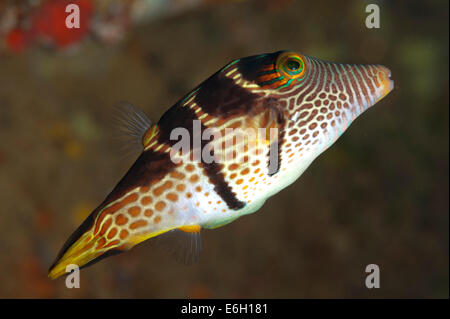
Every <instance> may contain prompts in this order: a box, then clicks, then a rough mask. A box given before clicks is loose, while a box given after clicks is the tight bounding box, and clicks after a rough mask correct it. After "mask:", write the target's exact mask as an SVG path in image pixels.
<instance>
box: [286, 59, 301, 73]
mask: <svg viewBox="0 0 450 319" xmlns="http://www.w3.org/2000/svg"><path fill="white" fill-rule="evenodd" d="M286 65H287V67H288V69H289V70H292V71H295V70H298V69H299V68H300V63H299V62H298V61H296V60H288V61H287V64H286Z"/></svg>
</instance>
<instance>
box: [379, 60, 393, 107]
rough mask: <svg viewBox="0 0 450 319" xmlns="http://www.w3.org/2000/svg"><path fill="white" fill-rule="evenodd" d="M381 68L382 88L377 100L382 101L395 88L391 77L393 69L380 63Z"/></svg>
mask: <svg viewBox="0 0 450 319" xmlns="http://www.w3.org/2000/svg"><path fill="white" fill-rule="evenodd" d="M379 68H380V69H381V71H382V72H381V76H380V82H381V90H380V93H379V95H378V98H377V100H376V102H378V101H380V100H381V99H382V98H384V97H385V96H386V95H388V94H389V93H390V92H391V91H392V90H393V89H394V81H393V80H392V79H391V76H392V72H391V70H390V69H388V68H387V67H385V66H382V65H380V66H379Z"/></svg>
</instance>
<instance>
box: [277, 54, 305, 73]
mask: <svg viewBox="0 0 450 319" xmlns="http://www.w3.org/2000/svg"><path fill="white" fill-rule="evenodd" d="M277 68H278V70H279V71H280V72H281V73H282V74H283V75H284V76H286V77H287V78H289V79H297V78H299V77H301V76H303V74H304V73H305V69H306V68H305V62H304V60H303V57H302V56H301V55H299V54H296V53H292V52H285V53H283V54H281V55H280V56H279V57H278V59H277Z"/></svg>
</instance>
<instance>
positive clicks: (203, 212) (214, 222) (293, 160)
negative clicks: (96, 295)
mask: <svg viewBox="0 0 450 319" xmlns="http://www.w3.org/2000/svg"><path fill="white" fill-rule="evenodd" d="M390 77H391V72H390V70H389V69H388V68H386V67H384V66H382V65H357V64H341V63H331V62H326V61H323V60H320V59H317V58H313V57H310V56H307V55H303V54H300V53H295V52H290V51H278V52H274V53H268V54H261V55H254V56H249V57H245V58H241V59H237V60H234V61H232V62H231V63H229V64H227V65H225V66H224V67H223V68H221V69H220V70H219V71H218V72H216V73H215V74H213V75H212V76H211V77H209V78H208V79H207V80H205V81H204V82H203V83H201V84H200V85H198V86H197V87H196V88H195V89H194V90H192V91H191V92H190V93H188V94H187V95H186V96H184V97H183V98H182V99H181V100H180V101H178V102H177V103H176V104H175V105H173V106H172V107H171V108H169V109H168V110H167V111H166V112H165V113H164V114H163V115H162V117H161V119H160V120H159V122H158V123H156V124H152V123H151V122H150V120H149V119H148V118H147V117H146V115H145V114H144V113H143V112H142V111H139V110H136V111H135V112H134V113H133V112H131V113H130V114H131V116H129V122H130V125H129V130H130V132H131V133H132V134H133V135H134V136H136V138H138V139H139V143H140V144H141V154H140V155H139V157H138V158H137V160H136V161H135V162H134V164H133V165H132V166H131V168H130V169H129V171H128V172H127V173H126V174H125V176H124V177H123V178H122V179H121V180H120V181H119V183H118V184H117V185H116V186H115V188H114V189H113V190H112V192H111V193H110V194H109V195H108V196H107V197H106V199H105V200H104V201H103V202H102V203H101V204H100V205H99V206H98V207H97V208H96V209H95V210H94V211H93V212H92V213H91V214H90V215H89V216H88V217H87V218H86V220H85V221H84V222H83V223H82V224H81V225H80V226H79V227H78V229H77V230H76V231H75V232H74V233H73V234H72V235H71V236H70V238H69V239H68V240H67V241H66V243H65V244H64V246H63V247H62V249H61V251H60V252H59V254H58V256H57V258H56V261H55V262H54V264H53V265H52V266H51V268H50V270H49V277H50V278H52V279H54V278H57V277H59V276H61V275H63V274H65V273H66V267H67V266H68V265H70V264H75V265H77V266H79V267H83V266H87V265H90V264H92V263H94V262H96V261H99V260H100V259H102V258H104V257H107V256H110V255H112V254H116V253H118V252H123V251H126V250H129V249H131V248H132V247H133V246H135V245H136V244H138V243H141V242H143V241H145V240H147V239H150V238H154V237H158V238H160V237H164V236H168V235H170V234H175V235H180V234H181V235H182V237H181V238H182V240H183V241H185V243H186V244H185V245H184V248H183V249H184V255H185V256H190V257H196V256H198V254H199V252H200V250H201V244H200V243H201V241H200V231H201V229H202V228H206V229H213V228H217V227H220V226H223V225H226V224H228V223H230V222H232V221H234V220H236V219H237V218H239V217H241V216H243V215H247V214H251V213H254V212H256V211H257V210H258V209H259V208H260V207H261V206H262V205H263V204H264V202H265V201H266V200H267V199H268V198H269V197H271V196H273V195H274V194H276V193H277V192H279V191H280V190H282V189H283V188H285V187H287V186H288V185H290V184H291V183H293V182H294V181H295V180H296V179H298V177H299V176H300V175H301V174H302V173H303V172H304V171H305V169H306V168H307V167H308V166H309V165H310V164H311V162H312V161H313V160H314V159H315V158H316V157H317V156H319V155H320V154H321V153H322V152H324V151H325V150H326V149H327V148H328V147H330V146H331V145H332V144H333V143H334V142H335V141H336V139H337V138H338V137H339V136H340V135H341V134H342V133H343V132H344V131H345V130H346V129H347V128H348V127H349V125H350V123H351V122H352V121H353V120H354V119H355V118H356V117H358V116H359V115H360V114H361V113H363V112H364V111H365V110H367V109H368V108H369V107H370V106H372V105H374V104H375V103H377V102H378V101H379V100H381V99H382V98H383V97H385V96H386V95H387V94H388V93H389V92H390V91H391V90H392V89H393V87H394V82H393V81H392V80H391V79H390ZM230 129H241V130H244V131H245V130H250V129H255V130H259V131H261V129H262V131H263V133H262V134H258V135H252V136H251V137H247V138H241V139H238V138H236V136H233V135H232V136H231V138H230V136H228V137H227V134H226V133H227V132H229V131H230ZM176 130H178V131H176ZM206 131H209V132H210V133H209V134H206V135H208V136H207V137H206V139H205V134H204V133H205V132H206ZM269 131H270V134H269ZM174 132H178V133H180V132H181V133H183V132H184V133H186V134H188V136H189V138H188V139H187V141H185V142H186V143H184V144H183V147H184V148H180V147H178V146H177V145H178V144H177V143H180V140H179V139H177V138H174V136H175V137H177V135H180V134H174ZM211 132H213V133H211ZM272 132H274V134H272ZM216 133H217V134H216ZM269 135H270V136H269ZM255 136H256V137H255ZM230 140H231V141H232V142H231V143H228V142H229V141H230ZM233 141H234V143H233ZM237 144H239V145H237ZM244 144H245V145H244ZM176 146H177V147H176ZM207 146H209V148H208V149H207ZM237 146H241V147H240V148H236V147H237ZM205 149H207V152H205ZM182 151H184V152H182ZM194 153H197V155H198V154H201V156H200V157H199V156H193V155H194ZM205 153H208V154H210V155H211V154H212V155H213V160H212V161H211V160H205V159H204V156H203V154H205ZM169 238H170V237H169Z"/></svg>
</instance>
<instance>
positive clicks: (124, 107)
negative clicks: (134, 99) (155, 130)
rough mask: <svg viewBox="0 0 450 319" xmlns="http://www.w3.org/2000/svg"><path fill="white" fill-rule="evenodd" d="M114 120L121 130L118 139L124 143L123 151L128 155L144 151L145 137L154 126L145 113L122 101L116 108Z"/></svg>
mask: <svg viewBox="0 0 450 319" xmlns="http://www.w3.org/2000/svg"><path fill="white" fill-rule="evenodd" d="M113 120H114V125H115V126H117V127H118V129H119V134H118V138H119V139H120V140H121V141H122V142H123V151H125V153H126V154H129V153H139V152H141V151H142V150H143V149H144V146H143V142H142V141H143V137H144V135H145V133H146V132H147V131H148V130H149V129H150V127H151V126H152V122H151V120H150V119H149V118H148V116H147V115H146V114H145V113H144V111H142V110H141V109H140V108H138V107H136V106H134V105H133V104H131V103H128V102H124V101H122V102H120V103H118V104H117V105H116V106H115V107H114V112H113Z"/></svg>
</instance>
